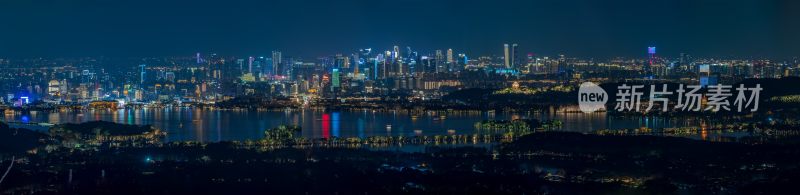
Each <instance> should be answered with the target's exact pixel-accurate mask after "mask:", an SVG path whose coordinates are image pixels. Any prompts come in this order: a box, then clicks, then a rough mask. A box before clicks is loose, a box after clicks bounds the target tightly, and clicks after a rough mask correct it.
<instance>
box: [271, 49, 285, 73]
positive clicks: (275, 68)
mask: <svg viewBox="0 0 800 195" xmlns="http://www.w3.org/2000/svg"><path fill="white" fill-rule="evenodd" d="M282 55H283V54H282V53H281V52H280V51H272V74H273V75H281V74H282V72H283V69H284V67H283V65H284V64H283V56H282Z"/></svg>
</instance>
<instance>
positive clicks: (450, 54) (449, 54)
mask: <svg viewBox="0 0 800 195" xmlns="http://www.w3.org/2000/svg"><path fill="white" fill-rule="evenodd" d="M453 62H455V60H454V59H453V49H447V63H453Z"/></svg>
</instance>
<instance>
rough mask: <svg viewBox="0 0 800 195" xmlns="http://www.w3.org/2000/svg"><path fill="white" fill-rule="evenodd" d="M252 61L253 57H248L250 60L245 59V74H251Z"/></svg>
mask: <svg viewBox="0 0 800 195" xmlns="http://www.w3.org/2000/svg"><path fill="white" fill-rule="evenodd" d="M254 60H255V58H253V56H250V58H248V59H247V73H253V61H254Z"/></svg>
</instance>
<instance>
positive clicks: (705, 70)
mask: <svg viewBox="0 0 800 195" xmlns="http://www.w3.org/2000/svg"><path fill="white" fill-rule="evenodd" d="M520 48H523V46H520V45H518V44H504V45H502V46H498V51H500V52H498V53H501V54H500V55H487V56H471V55H468V54H467V53H466V52H464V51H459V50H454V49H436V50H415V49H412V48H411V47H400V46H393V47H391V48H390V49H388V50H380V49H372V48H366V49H358V50H356V51H352V52H345V53H340V54H335V55H330V56H321V57H311V58H309V57H301V56H302V54H299V55H287V54H284V53H283V52H281V51H273V52H272V53H271V54H266V55H254V56H223V55H217V54H214V53H197V54H196V55H193V56H179V57H162V58H105V57H86V58H52V59H50V58H31V59H0V67H2V68H0V81H1V82H0V94H3V97H2V98H0V103H1V104H2V105H4V106H8V107H18V108H24V107H32V106H35V107H36V108H74V107H75V106H77V107H93V108H104V109H105V108H112V109H116V108H124V107H142V106H197V105H201V106H217V107H226V108H230V107H238V106H244V105H248V104H241V103H236V102H237V101H239V102H241V101H240V100H241V98H251V99H253V100H254V101H256V102H258V103H259V104H249V105H263V107H269V105H277V106H281V105H284V106H285V105H294V106H313V105H331V104H332V103H353V102H356V103H364V104H367V105H369V104H376V105H377V104H381V103H385V102H408V101H430V100H439V99H442V98H445V96H446V95H448V94H450V93H452V92H457V91H459V90H464V89H471V88H484V89H496V90H498V91H496V92H494V93H493V94H499V95H503V94H518V95H535V94H546V93H548V92H562V91H563V92H571V91H574V89H572V88H574V87H575V86H577V84H580V83H582V82H586V81H592V82H597V83H605V82H618V81H642V82H651V83H655V82H671V83H681V84H692V85H700V86H708V85H715V84H718V83H724V84H732V83H736V82H739V81H742V80H745V79H748V78H782V77H790V76H798V75H800V70H798V68H799V67H798V66H800V59H798V58H794V59H781V60H771V59H720V58H696V57H692V56H690V55H688V54H683V53H682V54H680V56H678V57H666V56H660V55H657V54H656V50H655V47H650V48H648V49H647V52H646V53H645V52H642V53H643V54H642V55H641V56H642V57H640V58H622V57H619V58H611V59H593V58H578V57H570V56H567V55H558V56H541V55H536V54H534V53H527V52H524V49H520ZM643 51H644V50H643ZM237 98H240V99H237ZM791 98H792V97H783V98H782V100H784V101H790V100H792V99H791ZM247 103H251V102H247ZM418 104H422V103H418Z"/></svg>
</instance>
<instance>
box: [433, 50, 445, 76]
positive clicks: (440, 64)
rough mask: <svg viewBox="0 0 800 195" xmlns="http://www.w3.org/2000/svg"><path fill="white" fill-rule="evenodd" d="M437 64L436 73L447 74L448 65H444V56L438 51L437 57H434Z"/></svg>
mask: <svg viewBox="0 0 800 195" xmlns="http://www.w3.org/2000/svg"><path fill="white" fill-rule="evenodd" d="M434 59H435V62H436V72H445V69H446V64H445V63H444V60H445V59H444V54H443V53H442V50H438V49H437V50H436V56H435V57H434Z"/></svg>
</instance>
